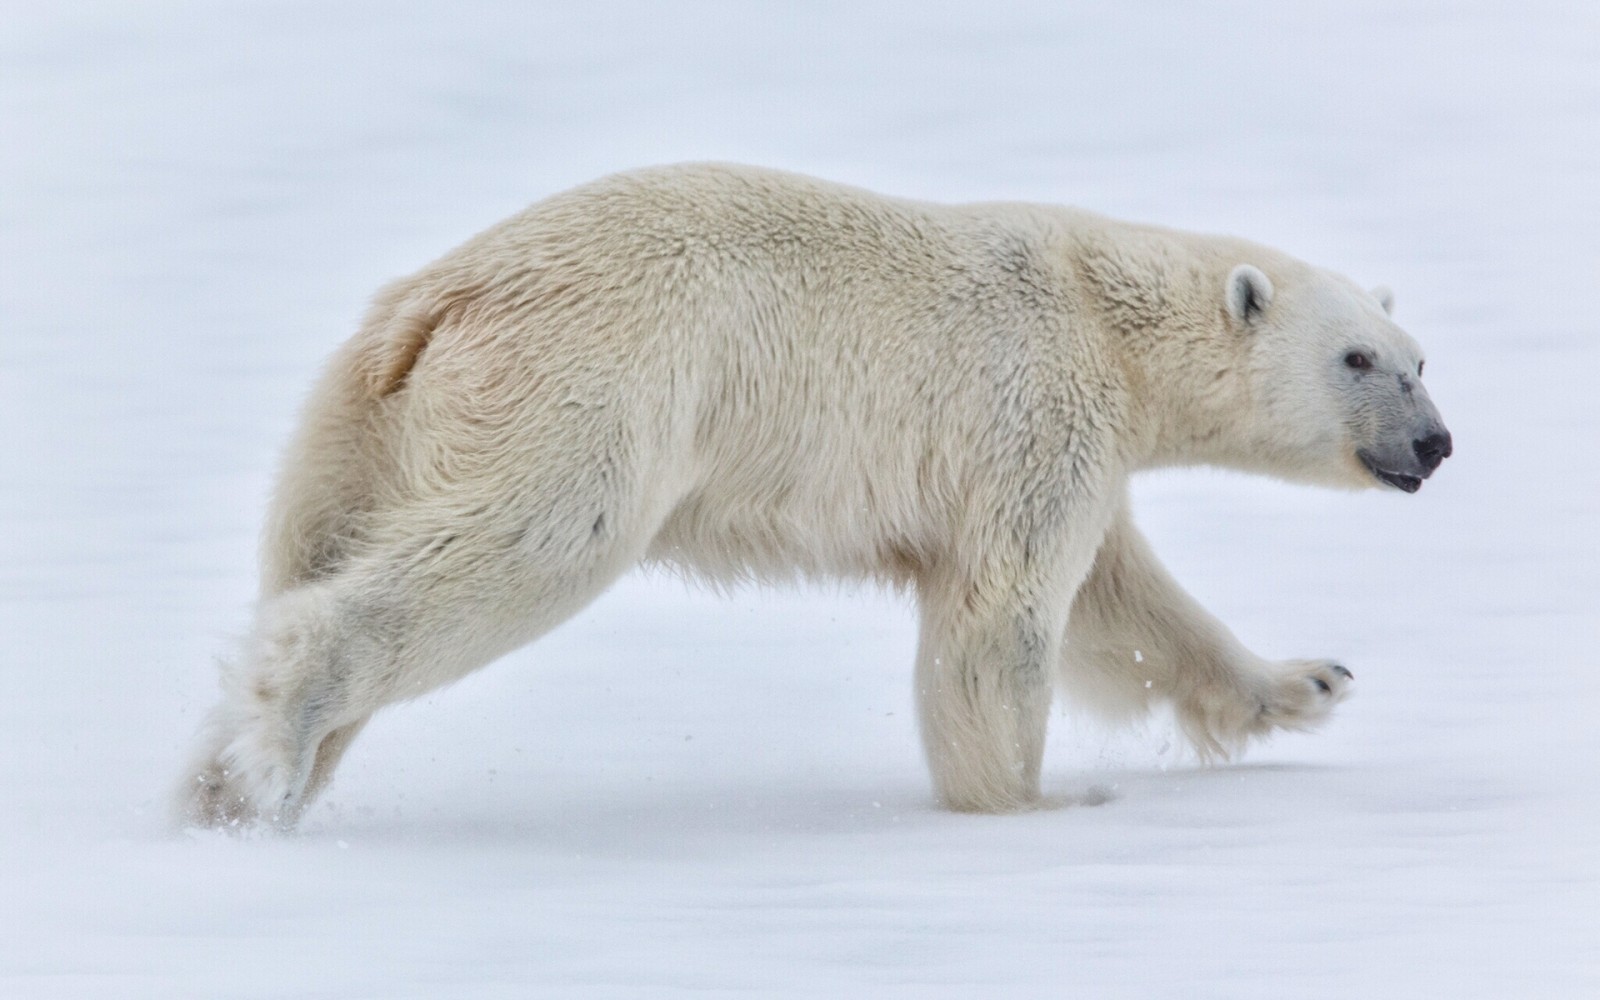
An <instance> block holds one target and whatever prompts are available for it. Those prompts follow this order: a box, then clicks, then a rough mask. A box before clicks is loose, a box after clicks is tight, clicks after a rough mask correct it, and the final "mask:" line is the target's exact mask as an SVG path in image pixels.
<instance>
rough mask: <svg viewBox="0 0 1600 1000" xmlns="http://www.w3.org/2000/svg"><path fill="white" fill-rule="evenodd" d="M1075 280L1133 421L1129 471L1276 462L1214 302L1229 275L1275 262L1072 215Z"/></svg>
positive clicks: (1228, 243)
mask: <svg viewBox="0 0 1600 1000" xmlns="http://www.w3.org/2000/svg"><path fill="white" fill-rule="evenodd" d="M1071 214H1072V226H1071V229H1072V231H1073V232H1074V233H1075V240H1074V244H1075V247H1074V249H1075V255H1076V263H1077V271H1078V274H1079V278H1080V280H1081V281H1082V282H1083V286H1084V292H1085V300H1086V301H1087V302H1088V303H1089V305H1090V307H1091V308H1092V309H1093V310H1095V312H1097V313H1098V319H1099V321H1100V323H1099V327H1100V330H1101V332H1102V335H1103V336H1105V337H1106V338H1107V341H1108V343H1107V345H1106V346H1107V348H1108V353H1107V356H1109V357H1115V358H1117V359H1119V361H1120V364H1121V371H1122V374H1123V377H1124V379H1125V384H1126V389H1127V394H1128V406H1129V409H1130V411H1131V412H1132V414H1133V419H1132V420H1131V422H1130V423H1131V427H1130V428H1129V429H1128V434H1127V436H1126V451H1125V454H1126V457H1127V460H1128V462H1129V465H1130V466H1131V467H1133V468H1161V467H1168V466H1176V465H1216V466H1222V467H1227V468H1235V469H1241V470H1245V471H1261V470H1263V469H1264V468H1268V467H1274V466H1276V465H1277V464H1278V459H1279V456H1274V455H1271V454H1267V453H1266V452H1265V451H1264V449H1265V448H1267V447H1268V443H1269V442H1270V441H1271V439H1272V435H1270V434H1268V433H1263V430H1264V429H1263V428H1259V427H1256V426H1255V421H1254V419H1253V415H1254V414H1255V413H1256V411H1257V408H1256V407H1255V406H1254V405H1253V401H1252V397H1253V392H1252V385H1253V381H1254V376H1253V373H1252V370H1251V363H1250V350H1249V343H1248V339H1247V338H1246V337H1244V336H1242V335H1241V333H1240V331H1238V330H1237V329H1235V328H1234V327H1233V325H1232V324H1230V322H1229V320H1228V317H1227V313H1226V309H1225V306H1224V302H1223V295H1222V292H1223V288H1224V284H1225V281H1226V279H1227V275H1228V273H1229V271H1230V270H1231V269H1232V268H1233V267H1234V266H1235V265H1236V264H1238V263H1241V262H1245V261H1257V262H1260V263H1262V264H1263V265H1265V266H1273V267H1274V268H1275V269H1276V268H1277V267H1278V266H1280V265H1281V264H1282V263H1288V264H1289V266H1292V262H1280V260H1279V258H1280V257H1281V255H1280V254H1277V253H1275V252H1274V251H1271V250H1269V249H1267V248H1265V247H1258V246H1256V245H1254V244H1250V243H1246V242H1244V241H1240V240H1228V239H1218V238H1215V237H1209V236H1207V237H1201V236H1196V235H1193V234H1189V233H1184V232H1180V231H1176V230H1167V229H1160V228H1156V227H1150V226H1140V225H1134V224H1129V223H1121V222H1116V221H1113V220H1110V219H1104V218H1099V217H1096V216H1092V215H1088V214H1087V213H1079V212H1072V213H1071Z"/></svg>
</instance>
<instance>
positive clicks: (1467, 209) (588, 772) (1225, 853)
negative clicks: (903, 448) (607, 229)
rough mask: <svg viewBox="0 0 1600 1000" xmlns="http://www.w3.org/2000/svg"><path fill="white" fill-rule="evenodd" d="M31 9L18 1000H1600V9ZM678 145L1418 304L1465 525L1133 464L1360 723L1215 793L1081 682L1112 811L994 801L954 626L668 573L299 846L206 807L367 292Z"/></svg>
mask: <svg viewBox="0 0 1600 1000" xmlns="http://www.w3.org/2000/svg"><path fill="white" fill-rule="evenodd" d="M0 7H3V9H0V23H4V24H5V25H6V28H5V30H4V32H3V33H0V432H3V433H0V444H3V449H4V450H3V452H0V525H3V532H0V635H3V637H4V640H5V642H4V646H3V652H0V792H3V796H4V802H5V806H4V808H3V809H0V899H3V903H0V996H3V997H6V998H13V997H14V998H21V1000H46V998H79V997H107V998H112V997H114V998H119V1000H120V998H141V997H152V998H154V997H160V998H173V997H197V998H248V997H327V998H347V997H382V998H411V997H417V998H499V997H507V998H510V997H517V998H521V997H539V996H551V997H581V998H587V997H611V996H618V997H625V996H639V997H677V996H690V995H699V994H702V993H720V994H728V995H740V994H749V995H761V996H795V997H815V996H861V997H978V996H983V997H998V996H1056V995H1063V996H1075V997H1096V998H1114V997H1197V998H1229V1000H1232V998H1256V997H1260V998H1275V1000H1276V998H1298V997H1339V998H1349V997H1364V998H1390V997H1393V998H1414V997H1451V998H1459V997H1510V996H1526V997H1540V998H1567V997H1571V998H1577V997H1592V996H1596V995H1600V849H1597V846H1596V842H1595V833H1594V830H1595V828H1596V826H1597V823H1600V792H1597V790H1596V784H1597V780H1596V779H1597V770H1600V726H1597V725H1596V709H1597V708H1600V673H1597V671H1596V670H1595V655H1596V654H1595V650H1596V648H1597V645H1600V611H1597V607H1600V544H1597V542H1600V528H1597V525H1600V447H1597V442H1600V405H1597V403H1596V400H1595V396H1594V390H1593V389H1592V388H1591V386H1592V384H1593V381H1594V376H1593V374H1592V373H1593V372H1594V371H1595V370H1596V369H1597V368H1600V339H1597V337H1596V324H1595V315H1596V309H1595V303H1594V300H1595V293H1596V290H1597V289H1600V239H1597V236H1596V233H1597V232H1600V8H1596V7H1595V6H1594V5H1592V4H1587V3H1580V2H1561V0H1524V2H1520V3H1516V4H1510V3H1500V2H1488V0H1479V2H1471V3H1454V4H1443V3H1435V2H1392V0H1384V2H1367V0H1359V2H1341V3H1333V2H1309V3H1300V2H1297V3H1292V4H1291V3H1282V2H1269V3H1259V4H1254V3H1237V2H1235V3H1218V4H1192V3H1184V2H1177V0H1169V2H1151V3H1112V2H1106V3H1094V4H1088V3H1086V4H1064V3H1060V2H1045V0H1035V2H1027V3H995V2H992V0H991V2H984V3H981V4H973V5H969V6H963V5H957V4H945V3H934V4H922V5H910V4H904V3H897V2H892V0H890V2H880V0H849V2H842V0H827V2H813V3H809V4H782V5H779V4H772V5H761V4H752V3H735V2H726V3H715V2H694V3H678V4H673V5H659V6H658V5H651V4H645V3H640V2H620V3H619V2H613V3H593V2H586V3H582V4H579V3H572V4H559V5H558V4H555V3H542V4H513V3H506V2H504V0H456V2H454V3H451V4H448V5H447V4H438V5H434V4H425V3H394V2H386V3H377V2H363V3H326V2H316V3H311V2H305V3H210V4H206V3H188V2H169V0H161V2H155V0H139V2H131V0H128V2H108V0H101V2H75V3H71V4H45V3H37V2H32V0H5V2H4V3H3V4H0ZM681 159H729V160H739V161H748V162H754V163H761V164H767V165H772V166H779V167H785V168H789V169H795V170H801V171H806V172H810V173H815V174H820V175H824V176H828V177H832V178H835V179H839V180H845V181H849V182H853V183H857V184H861V185H866V186H870V187H875V188H878V189H881V190H884V191H889V192H894V193H898V194H905V195H912V196H920V197H928V198H937V199H946V200H973V199H993V198H1026V199H1032V200H1040V201H1060V202H1070V203H1075V204H1080V205H1084V206H1087V207H1091V208H1094V209H1097V210H1100V211H1103V212H1106V213H1110V214H1114V215H1120V216H1124V217H1129V218H1137V219H1145V220H1151V221H1157V222H1162V223H1166V224H1171V225H1178V226H1184V227H1188V228H1194V229H1202V230H1210V231H1226V232H1234V233H1239V234H1241V235H1246V236H1250V237H1252V238H1255V239H1258V240H1261V241H1263V242H1267V243H1271V244H1276V245H1279V246H1282V247H1284V248H1286V249H1288V250H1290V251H1292V252H1294V253H1296V254H1298V255H1300V256H1302V257H1305V258H1307V259H1310V260H1313V261H1316V262H1318V263H1322V264H1325V265H1328V266H1331V267H1335V268H1337V269H1340V270H1343V271H1345V272H1347V273H1349V274H1351V275H1353V276H1355V277H1356V278H1358V279H1359V280H1361V281H1363V282H1367V283H1370V284H1378V283H1385V284H1389V285H1392V286H1393V287H1394V288H1396V289H1397V290H1398V293H1399V307H1398V316H1399V318H1400V319H1401V320H1402V321H1403V322H1404V323H1405V324H1406V325H1407V326H1408V327H1409V328H1410V329H1411V330H1412V332H1413V333H1415V334H1416V335H1417V336H1418V338H1419V339H1420V340H1421V341H1422V342H1423V343H1424V344H1425V345H1426V346H1427V347H1428V348H1429V349H1430V360H1429V365H1428V376H1429V383H1430V389H1431V391H1432V393H1433V395H1434V398H1435V399H1436V400H1437V401H1438V403H1439V404H1440V407H1441V409H1442V410H1443V412H1444V414H1445V416H1446V419H1447V420H1448V421H1449V423H1450V426H1451V429H1452V430H1453V431H1454V433H1455V436H1456V441H1457V445H1458V452H1457V455H1456V457H1455V458H1453V459H1451V460H1450V461H1449V462H1448V463H1447V464H1446V466H1445V467H1444V469H1443V470H1442V472H1441V473H1440V475H1439V476H1438V477H1436V478H1435V479H1434V480H1433V481H1431V482H1430V483H1429V484H1428V485H1427V487H1426V488H1425V489H1424V490H1423V491H1422V493H1421V494H1420V495H1419V496H1416V497H1408V496H1403V495H1400V494H1396V493H1388V494H1380V493H1362V494H1353V495H1340V494H1329V493H1323V492H1317V491H1312V490H1308V489H1301V488H1292V487H1287V486H1282V485H1279V484H1275V483H1270V482H1263V481H1259V480H1249V479H1244V478H1239V477H1234V476H1229V475H1223V474H1218V473H1207V472H1194V473H1187V474H1183V475H1166V476H1159V477H1151V478H1148V479H1145V480H1143V481H1141V482H1140V484H1139V487H1138V493H1137V496H1138V504H1139V508H1140V514H1141V517H1142V520H1143V523H1144V525H1145V527H1146V528H1147V530H1148V532H1149V533H1150V534H1151V535H1152V537H1153V538H1154V540H1155V542H1156V544H1157V547H1158V549H1159V550H1160V551H1161V552H1162V553H1163V555H1164V557H1165V558H1166V559H1167V560H1168V562H1169V564H1170V565H1171V566H1172V568H1173V569H1174V571H1175V572H1176V573H1177V575H1178V576H1179V578H1180V579H1182V580H1184V581H1185V582H1186V584H1187V585H1188V586H1189V587H1190V588H1191V589H1192V590H1193V591H1194V592H1195V593H1196V594H1197V595H1198V596H1199V597H1200V598H1201V599H1202V600H1203V601H1204V602H1205V603H1207V604H1208V605H1209V606H1210V607H1212V608H1213V609H1214V610H1216V611H1217V612H1218V613H1219V614H1220V615H1221V617H1222V618H1223V619H1224V620H1226V621H1228V622H1229V623H1230V624H1231V625H1232V626H1233V627H1234V628H1235V630H1236V631H1237V632H1238V633H1239V634H1240V635H1241V636H1242V637H1243V638H1244V639H1245V640H1246V641H1247V642H1248V643H1250V644H1252V645H1253V646H1255V647H1256V648H1257V649H1258V650H1260V651H1261V652H1263V653H1266V654H1269V655H1274V656H1291V655H1294V656H1299V655H1314V656H1324V655H1328V656H1337V657H1340V658H1342V659H1343V660H1344V662H1346V663H1348V664H1350V665H1351V666H1352V668H1353V669H1354V670H1355V673H1356V675H1357V678H1358V683H1357V691H1358V697H1357V698H1355V699H1353V700H1352V701H1351V702H1349V703H1347V704H1346V705H1345V706H1343V707H1342V709H1341V710H1340V712H1339V713H1338V716H1337V718H1336V719H1335V721H1334V723H1333V724H1332V725H1331V726H1329V727H1328V728H1327V729H1326V730H1325V731H1324V732H1322V733H1320V734H1315V735H1309V736H1294V737H1284V738H1280V739H1277V740H1276V741H1274V742H1272V743H1270V744H1268V745H1266V746H1263V747H1260V748H1257V749H1256V750H1255V751H1253V752H1252V753H1251V754H1249V755H1248V756H1247V757H1246V758H1245V759H1244V760H1243V761H1242V762H1241V763H1239V764H1236V765H1233V766H1224V767H1215V768H1210V769H1200V768H1197V767H1196V766H1195V765H1194V764H1193V762H1192V760H1191V759H1190V758H1189V757H1187V756H1186V755H1185V754H1184V753H1182V752H1181V750H1180V749H1179V748H1177V747H1176V746H1175V745H1172V744H1171V742H1170V741H1171V726H1170V724H1169V723H1168V722H1166V721H1163V720H1160V719H1157V720H1154V721H1152V722H1151V723H1150V724H1149V725H1147V726H1145V727H1143V728H1141V729H1137V730H1134V731H1131V732H1130V731H1125V730H1124V731H1111V732H1107V731H1104V730H1101V729H1098V728H1095V727H1094V726H1092V725H1086V724H1083V723H1082V722H1080V721H1079V720H1077V719H1075V718H1074V717H1072V716H1071V715H1067V714H1062V715H1059V716H1058V717H1057V718H1056V719H1055V721H1054V733H1053V740H1052V745H1051V751H1050V757H1049V759H1048V761H1047V778H1046V783H1047V787H1048V790H1049V791H1050V792H1051V793H1053V794H1056V795H1060V796H1064V797H1068V798H1070V799H1072V800H1074V801H1075V802H1077V803H1078V804H1076V805H1074V806H1070V807H1067V808H1061V809H1057V810H1053V811H1044V812H1038V813H1033V814H1029V815H1023V816H1009V817H974V816H957V815H950V814H947V813H943V812H939V811H937V810H935V809H934V808H932V806H931V805H930V798H929V792H928V788H927V783H926V777H925V774H924V771H923V766H922V763H921V760H920V755H919V751H918V746H917V740H916V736H915V732H914V725H913V719H912V711H911V705H910V660H911V656H912V647H913V642H914V627H913V618H912V612H911V609H910V607H909V606H908V604H907V603H906V602H905V601H903V600H901V599H899V598H895V597H893V596H891V595H887V594H882V593H878V592H875V591H871V590H866V591H857V590H845V589H838V588H833V589H829V588H819V589H813V590H805V591H801V592H793V593H789V592H785V593H768V592H759V591H745V592H739V593H737V594H735V595H733V596H732V597H719V596H717V595H714V594H710V593H707V592H703V591H697V590H691V589H688V588H685V587H684V586H682V585H681V584H679V583H677V582H675V581H673V580H670V579H664V578H659V577H654V578H653V577H648V576H639V577H634V578H630V579H628V580H627V581H625V582H624V583H623V584H622V585H620V586H618V587H617V588H616V589H615V590H614V591H613V592H612V593H611V594H609V595H608V596H607V597H606V598H605V599H603V600H602V601H600V602H599V603H597V604H596V605H594V606H593V607H592V608H590V609H589V610H588V611H586V612H585V613H584V614H582V615H581V616H580V617H578V618H577V619H575V620H573V621H572V622H570V623H569V624H568V625H566V626H565V627H563V628H562V629H561V630H559V631H558V632H556V633H555V634H553V635H551V636H550V637H548V638H547V639H545V640H544V641H542V642H540V643H538V644H536V645H535V646H533V647H532V648H529V649H527V650H524V651H522V652H521V653H519V654H517V655H515V656H513V657H509V658H508V659H507V660H506V661H505V662H502V663H499V664H497V665H496V666H495V667H493V668H492V669H489V670H486V671H484V672H482V673H480V674H478V675H476V676H474V677H472V678H470V679H469V680H467V681H465V682H463V683H462V684H460V685H458V686H456V687H454V688H452V689H450V690H447V691H444V692H440V693H438V694H435V695H433V696H430V697H428V698H426V699H423V701H422V702H420V703H418V704H414V705H408V706H404V707H401V708H397V709H394V710H391V711H389V712H387V713H385V714H383V715H382V716H380V717H379V719H378V720H377V721H376V722H375V723H374V725H373V726H372V727H371V728H370V729H369V730H368V733H367V735H366V736H365V737H364V738H363V739H362V741H361V742H360V743H358V744H357V747H356V749H355V750H354V751H353V752H352V754H351V756H350V758H349V759H348V762H347V763H346V765H345V767H344V768H343V770H342V771H341V773H340V775H339V777H338V780H337V782H336V784H335V786H334V787H333V789H332V790H331V792H330V794H329V795H328V797H327V800H326V801H325V802H323V803H321V804H319V805H318V806H317V807H316V808H315V809H314V811H313V812H312V813H311V814H310V815H309V816H308V818H307V820H306V822H305V824H304V829H303V832H301V833H300V834H299V835H298V836H295V837H292V838H275V837H266V838H258V839H250V840H242V841H241V840H235V839H230V838H226V837H221V836H199V837H182V836H174V835H172V834H171V833H170V832H169V831H168V830H167V829H166V827H165V825H164V824H165V801H166V795H167V792H168V788H169V786H170V784H171V782H172V780H173V778H174V774H175V770H176V768H177V765H178V763H179V759H180V757H181V755H182V752H183V748H184V746H185V744H186V742H187V740H188V739H189V736H190V734H191V732H192V729H193V727H194V725H195V724H196V722H197V720H198V717H199V715H200V714H201V713H202V712H203V711H204V710H205V709H206V708H207V707H208V706H209V704H210V703H211V701H212V698H213V694H214V689H215V680H214V668H213V666H212V662H211V661H212V657H213V656H214V655H215V654H217V653H218V652H221V651H223V650H225V649H226V648H227V647H228V644H229V642H230V640H231V639H232V638H233V636H235V635H236V634H237V633H238V632H239V631H241V630H242V629H243V628H244V625H245V623H246V621H247V615H248V608H249V602H250V600H251V596H252V594H251V591H252V586H253V572H254V571H253V548H254V537H255V532H256V530H257V525H258V523H259V520H260V517H261V513H262V507H263V504H264V498H265V495H266V491H267V490H268V488H269V483H270V474H271V469H272V466H273V462H274V458H275V453H276V449H277V448H278V446H279V443H280V442H281V441H283V440H284V439H285V437H286V436H287V433H288V431H289V428H290V425H291V421H292V419H293V414H294V410H295V407H296V406H297V403H298V400H299V398H300V396H301V394H302V393H303V391H304V389H305V386H306V385H307V384H308V382H309V380H310V378H311V375H312V372H313V371H314V369H315V366H316V365H317V363H318V361H319V360H320V359H321V358H322V357H323V356H325V355H326V354H327V353H328V352H329V351H330V350H331V349H332V347H333V346H334V345H335V344H336V343H337V342H338V341H339V340H341V339H342V338H343V337H345V336H346V335H347V334H348V333H349V331H350V330H351V329H352V328H353V326H354V323H355V321H356V319H357V317H358V316H359V315H360V313H361V311H362V308H363V306H364V301H365V299H366V297H367V296H368V295H369V294H370V293H371V292H372V290H373V289H375V288H376V287H377V286H378V285H379V284H380V283H381V282H383V281H384V280H386V279H388V278H390V277H393V276H396V275H399V274H402V273H405V272H406V271H408V270H410V269H412V268H414V267H416V266H418V265H420V264H422V263H424V262H426V261H427V260H429V259H431V258H432V257H434V256H436V255H437V254H439V253H442V252H443V251H444V250H446V249H447V248H449V247H450V246H451V245H453V244H454V243H456V242H458V241H460V240H461V239H464V238H465V237H466V236H468V235H470V234H471V233H473V232H475V231H477V230H478V229H480V228H482V227H483V226H485V225H487V224H489V223H491V222H493V221H495V220H497V219H499V218H500V217H502V216H504V215H506V214H508V213H509V212H511V211H513V210H515V209H517V208H519V207H521V206H522V205H523V204H525V203H527V202H529V201H532V200H534V199H537V198H539V197H542V196H544V195H547V194H550V193H552V192H555V191H557V190H559V189H561V188H563V187H566V186H568V185H571V184H574V183H577V182H580V181H583V180H586V179H589V178H592V177H595V176H598V175H600V174H603V173H606V172H609V171H612V170H615V169H621V168H625V167H631V166H638V165H643V164H648V163H656V162H663V161H672V160H681ZM1102 799H1108V800H1109V801H1105V802H1104V803H1103V804H1099V805H1092V804H1091V803H1093V802H1097V801H1100V800H1102Z"/></svg>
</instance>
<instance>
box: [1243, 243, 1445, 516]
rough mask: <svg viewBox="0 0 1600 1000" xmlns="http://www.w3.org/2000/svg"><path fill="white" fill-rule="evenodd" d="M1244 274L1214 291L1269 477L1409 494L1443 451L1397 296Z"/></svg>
mask: <svg viewBox="0 0 1600 1000" xmlns="http://www.w3.org/2000/svg"><path fill="white" fill-rule="evenodd" d="M1271 269H1272V271H1274V272H1275V274H1276V280H1274V277H1269V276H1268V273H1267V270H1264V269H1263V268H1262V267H1258V266H1256V265H1255V264H1250V263H1241V264H1238V265H1236V266H1234V267H1233V268H1232V269H1231V270H1230V271H1229V272H1228V275H1227V279H1226V282H1225V285H1224V287H1223V289H1222V293H1223V296H1224V303H1225V306H1224V312H1225V316H1226V321H1227V322H1228V323H1229V325H1230V326H1231V327H1232V333H1233V335H1234V336H1236V337H1238V338H1241V339H1242V341H1243V344H1244V353H1245V357H1246V358H1248V362H1247V363H1246V366H1245V367H1246V369H1247V370H1248V372H1249V382H1250V388H1251V392H1250V395H1251V401H1252V405H1251V409H1252V411H1253V419H1252V420H1250V421H1249V423H1250V425H1251V426H1252V434H1251V437H1252V438H1254V439H1255V440H1254V441H1253V442H1252V444H1253V446H1254V448H1255V449H1256V451H1257V454H1258V456H1259V458H1261V459H1265V460H1266V462H1267V464H1268V465H1269V466H1270V471H1272V472H1276V473H1278V474H1279V475H1286V476H1288V477H1290V478H1294V479H1302V480H1306V481H1311V482H1319V483H1325V484H1329V485H1342V486H1355V487H1362V486H1378V485H1387V486H1392V487H1394V488H1396V489H1400V490H1404V491H1405V492H1407V493H1415V492H1416V491H1417V490H1418V489H1420V488H1421V487H1422V481H1423V480H1424V479H1427V478H1428V477H1429V476H1430V475H1432V474H1433V471H1434V470H1435V469H1437V468H1438V467H1439V464H1440V463H1441V462H1443V461H1444V460H1445V459H1446V458H1447V457H1449V455H1450V452H1451V441H1450V432H1449V431H1448V430H1446V429H1445V426H1444V422H1443V421H1442V420H1441V419H1440V417H1439V411H1438V410H1437V409H1436V408H1435V407H1434V405H1433V401H1432V400H1431V399H1429V398H1428V392H1427V390H1426V389H1425V388H1423V385H1422V372H1423V357H1422V349H1421V348H1420V347H1419V346H1418V345H1417V342H1416V341H1415V340H1413V339H1412V338H1411V337H1410V336H1408V335H1407V334H1406V333H1405V331H1403V330H1401V329H1400V328H1399V327H1398V326H1396V325H1395V324H1394V322H1393V321H1392V320H1391V319H1390V313H1391V311H1392V309H1393V306H1394V300H1393V296H1392V295H1391V294H1390V293H1389V291H1388V290H1387V289H1377V290H1376V291H1372V292H1368V291H1365V290H1363V289H1361V288H1360V287H1359V286H1357V285H1356V284H1355V283H1353V282H1351V281H1350V280H1349V279H1347V278H1344V277H1342V276H1340V275H1337V274H1333V273H1331V272H1328V271H1323V270H1321V269H1318V268H1313V267H1310V266H1309V265H1305V264H1301V263H1299V262H1297V261H1274V263H1273V265H1272V266H1271Z"/></svg>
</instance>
